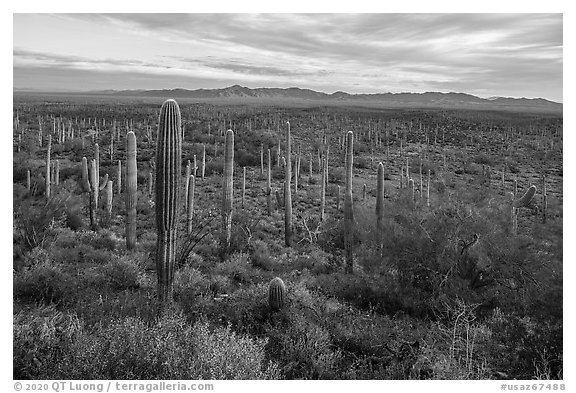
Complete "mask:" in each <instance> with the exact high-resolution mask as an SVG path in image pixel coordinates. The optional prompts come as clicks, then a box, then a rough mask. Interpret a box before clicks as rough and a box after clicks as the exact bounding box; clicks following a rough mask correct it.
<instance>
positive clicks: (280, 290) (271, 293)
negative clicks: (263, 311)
mask: <svg viewBox="0 0 576 393" xmlns="http://www.w3.org/2000/svg"><path fill="white" fill-rule="evenodd" d="M285 304H286V285H284V281H282V279H281V278H280V277H276V278H274V279H273V280H272V281H270V285H269V286H268V305H269V306H270V308H271V309H272V310H273V311H279V310H282V309H283V308H284V305H285Z"/></svg>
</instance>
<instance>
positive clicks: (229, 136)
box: [222, 130, 234, 250]
mask: <svg viewBox="0 0 576 393" xmlns="http://www.w3.org/2000/svg"><path fill="white" fill-rule="evenodd" d="M233 177H234V131H232V130H228V131H226V142H225V147H224V178H223V180H222V231H223V234H222V242H223V244H222V247H223V248H224V249H225V250H228V248H229V247H230V238H231V236H232V203H233V200H234V194H233V192H234V187H233Z"/></svg>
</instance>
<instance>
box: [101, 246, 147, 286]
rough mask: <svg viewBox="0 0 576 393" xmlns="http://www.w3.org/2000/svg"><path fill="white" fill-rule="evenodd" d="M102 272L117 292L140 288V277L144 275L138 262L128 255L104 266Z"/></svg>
mask: <svg viewBox="0 0 576 393" xmlns="http://www.w3.org/2000/svg"><path fill="white" fill-rule="evenodd" d="M102 272H103V274H104V275H105V277H106V278H107V281H108V284H109V285H110V287H112V289H115V290H124V289H135V288H138V287H139V286H140V285H139V276H140V275H141V274H143V273H142V269H141V267H140V266H139V264H138V263H137V261H135V260H133V259H132V258H131V257H130V256H126V255H125V256H122V257H120V258H114V259H113V260H111V261H110V262H108V263H107V264H106V265H104V266H102Z"/></svg>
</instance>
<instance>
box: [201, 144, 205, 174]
mask: <svg viewBox="0 0 576 393" xmlns="http://www.w3.org/2000/svg"><path fill="white" fill-rule="evenodd" d="M200 174H201V175H202V180H204V175H205V174H206V145H202V169H201V170H200Z"/></svg>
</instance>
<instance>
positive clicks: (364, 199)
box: [362, 183, 366, 202]
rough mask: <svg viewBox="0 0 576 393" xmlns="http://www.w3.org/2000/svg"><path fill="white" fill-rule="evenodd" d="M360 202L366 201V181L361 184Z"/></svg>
mask: <svg viewBox="0 0 576 393" xmlns="http://www.w3.org/2000/svg"><path fill="white" fill-rule="evenodd" d="M362 202H366V183H364V184H363V185H362Z"/></svg>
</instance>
